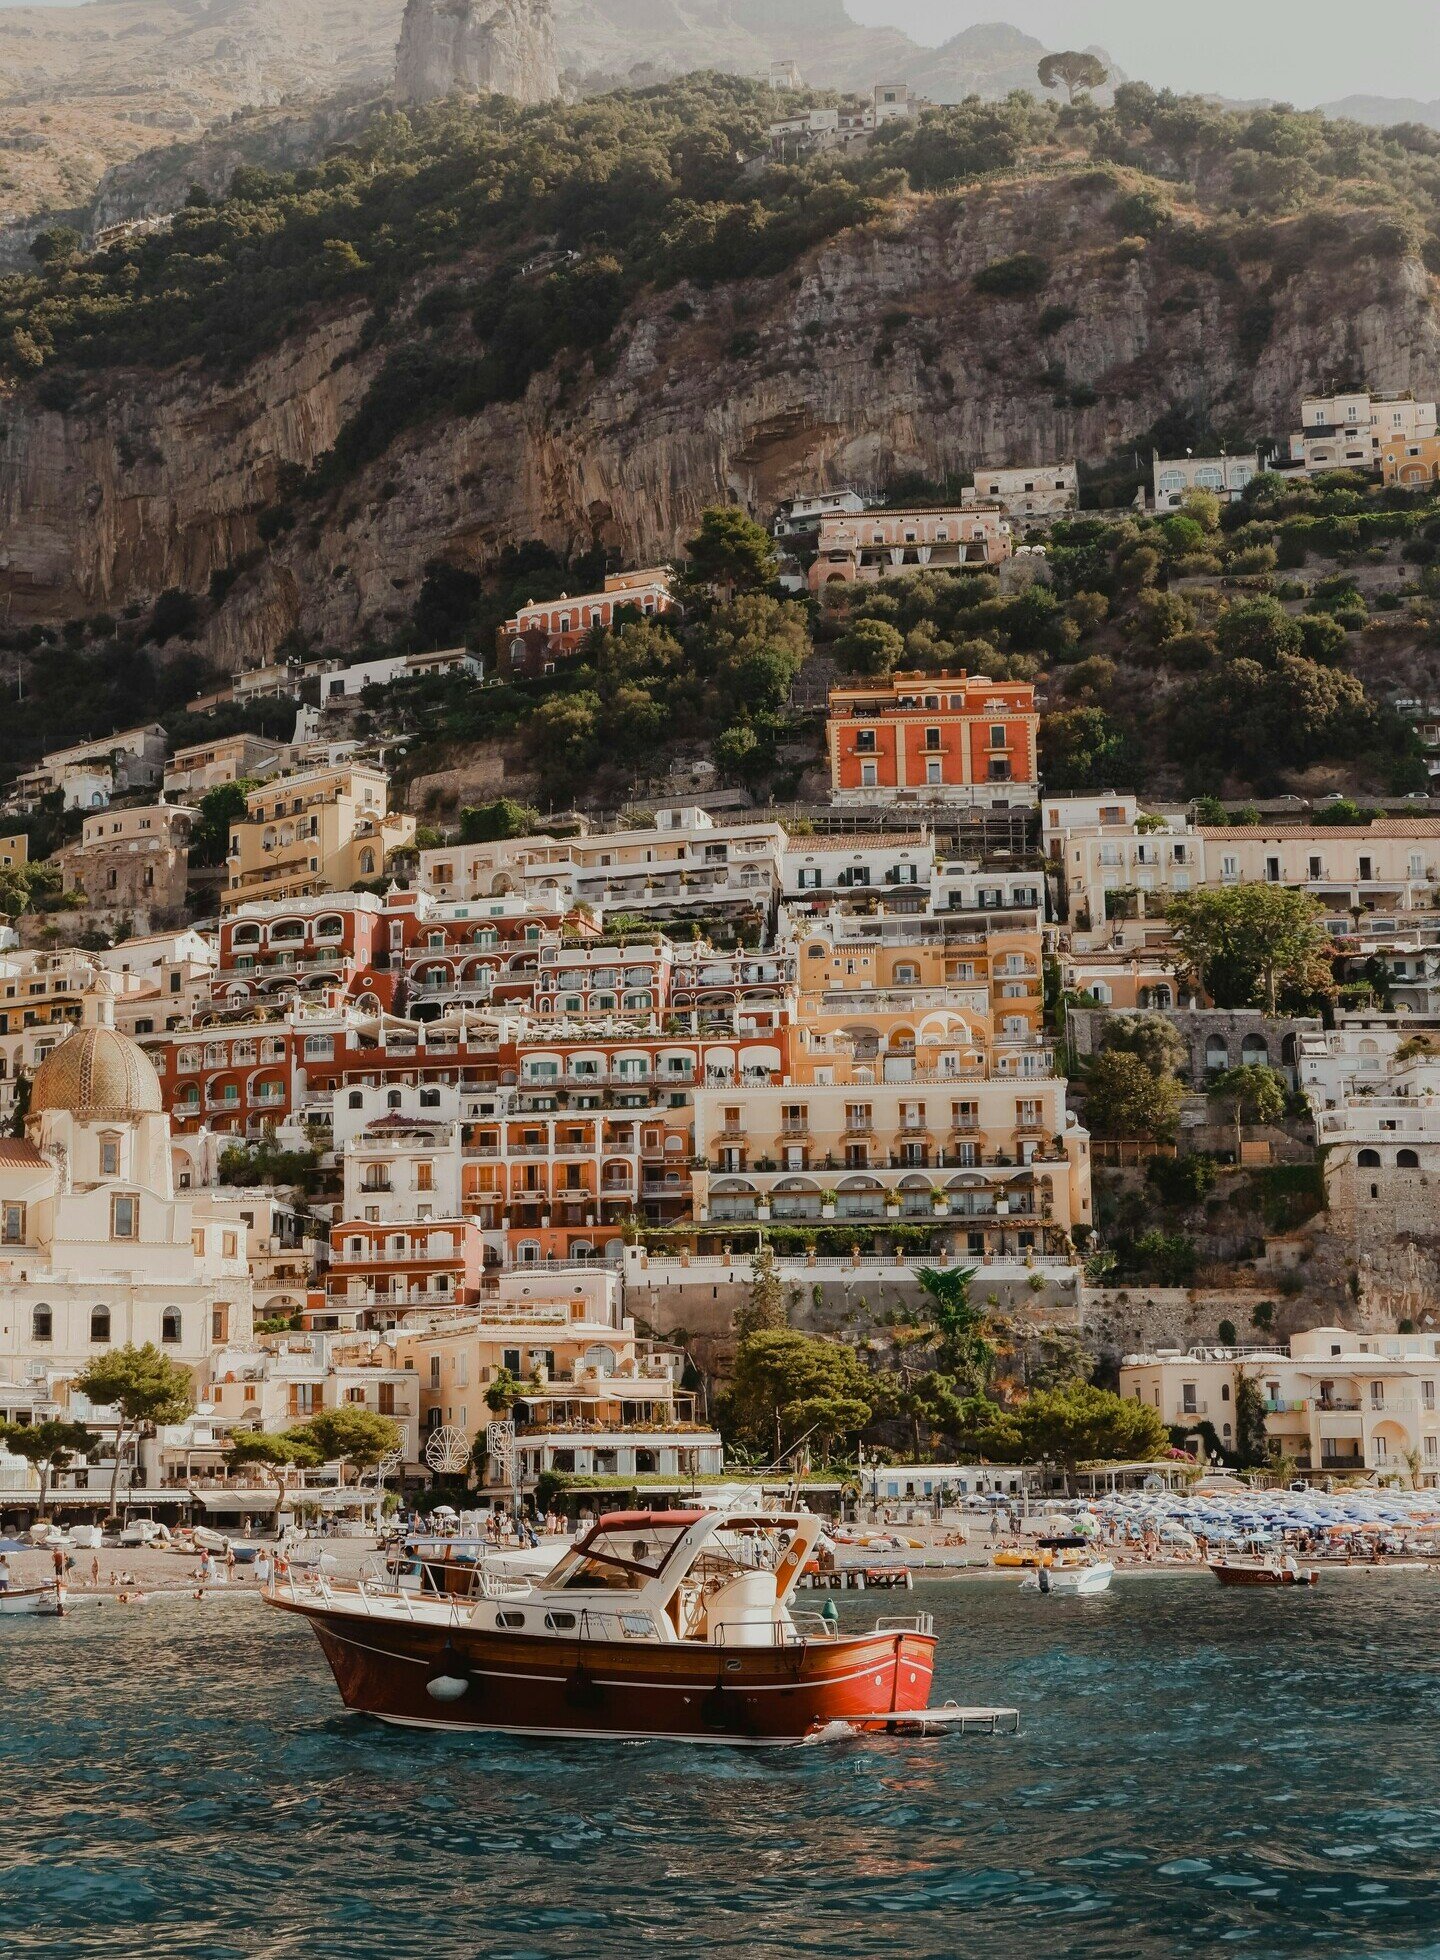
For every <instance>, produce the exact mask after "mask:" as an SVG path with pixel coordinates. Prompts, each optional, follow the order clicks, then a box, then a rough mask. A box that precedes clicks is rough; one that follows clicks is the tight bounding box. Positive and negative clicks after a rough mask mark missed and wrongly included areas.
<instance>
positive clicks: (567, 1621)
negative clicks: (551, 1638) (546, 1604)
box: [545, 1613, 575, 1633]
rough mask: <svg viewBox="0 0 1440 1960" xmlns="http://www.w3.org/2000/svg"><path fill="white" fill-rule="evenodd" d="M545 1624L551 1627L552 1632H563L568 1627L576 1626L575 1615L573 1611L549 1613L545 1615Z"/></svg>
mask: <svg viewBox="0 0 1440 1960" xmlns="http://www.w3.org/2000/svg"><path fill="white" fill-rule="evenodd" d="M545 1624H546V1626H547V1627H549V1629H550V1631H551V1633H563V1632H565V1631H566V1630H567V1629H568V1628H570V1627H573V1626H574V1624H575V1615H574V1614H573V1613H547V1614H546V1615H545Z"/></svg>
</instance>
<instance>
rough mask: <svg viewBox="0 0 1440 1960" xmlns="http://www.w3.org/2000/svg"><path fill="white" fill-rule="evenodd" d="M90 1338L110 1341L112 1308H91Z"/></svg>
mask: <svg viewBox="0 0 1440 1960" xmlns="http://www.w3.org/2000/svg"><path fill="white" fill-rule="evenodd" d="M90 1338H91V1340H92V1341H108V1340H109V1338H110V1309H109V1308H108V1307H92V1308H91V1309H90Z"/></svg>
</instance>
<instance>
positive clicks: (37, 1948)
mask: <svg viewBox="0 0 1440 1960" xmlns="http://www.w3.org/2000/svg"><path fill="white" fill-rule="evenodd" d="M906 1603H907V1604H909V1605H912V1606H913V1607H915V1608H923V1609H925V1610H926V1611H929V1612H933V1614H934V1615H935V1622H936V1630H937V1633H938V1634H939V1636H940V1643H941V1644H940V1654H939V1673H938V1679H937V1693H936V1699H937V1700H939V1699H944V1698H946V1697H950V1696H953V1697H956V1698H958V1699H960V1700H962V1701H966V1702H1003V1703H1011V1704H1014V1705H1015V1706H1018V1707H1019V1709H1020V1710H1021V1712H1022V1717H1023V1729H1022V1732H1021V1734H1020V1735H1019V1736H1018V1737H1015V1738H1009V1739H1004V1738H996V1739H993V1740H991V1739H988V1738H987V1739H973V1738H972V1739H969V1740H965V1741H961V1740H957V1739H953V1738H951V1739H947V1740H944V1741H934V1742H916V1741H902V1740H898V1739H897V1740H893V1741H892V1740H886V1739H875V1740H869V1741H865V1742H859V1743H846V1744H841V1745H837V1746H822V1747H818V1748H806V1749H801V1750H794V1751H784V1752H780V1753H749V1752H745V1751H739V1750H733V1751H732V1750H728V1749H718V1748H688V1749H687V1748H683V1747H678V1746H672V1745H661V1744H610V1743H599V1742H597V1743H589V1744H580V1743H539V1742H517V1741H512V1740H508V1739H503V1738H486V1737H483V1736H452V1735H438V1734H433V1733H429V1732H421V1731H415V1730H399V1729H387V1728H385V1727H383V1726H382V1725H380V1724H378V1723H375V1722H372V1721H369V1720H366V1719H365V1718H363V1717H354V1716H347V1715H345V1714H344V1713H343V1712H342V1711H341V1708H340V1705H339V1702H338V1699H337V1696H336V1693H335V1689H334V1686H333V1683H332V1681H331V1678H330V1674H329V1670H328V1669H327V1668H326V1666H325V1664H324V1661H323V1660H322V1658H321V1655H320V1652H319V1649H318V1648H317V1646H316V1644H315V1641H314V1638H313V1636H312V1635H311V1634H310V1632H309V1630H308V1628H307V1627H306V1626H305V1624H304V1623H303V1622H302V1621H300V1620H297V1619H293V1618H291V1617H289V1616H287V1615H282V1614H278V1613H274V1612H271V1611H270V1610H269V1609H267V1608H266V1607H264V1606H263V1605H262V1604H261V1603H260V1602H259V1601H258V1600H254V1599H250V1600H245V1601H230V1600H207V1601H203V1602H196V1601H194V1600H190V1599H177V1600H171V1601H156V1602H154V1603H152V1604H151V1605H148V1606H143V1607H133V1608H124V1607H118V1606H105V1607H93V1608H87V1609H82V1610H78V1611H76V1612H75V1613H74V1614H73V1616H72V1617H71V1618H69V1619H67V1620H65V1621H63V1622H54V1621H48V1620H31V1621H26V1620H17V1619H10V1620H5V1621H0V1953H3V1954H5V1955H6V1956H20V1955H24V1956H34V1955H44V1956H46V1960H50V1957H51V1956H68V1955H92V1954H93V1955H102V1954H103V1955H107V1956H112V1957H113V1960H128V1957H129V1956H145V1957H146V1960H159V1957H160V1956H169V1955H185V1956H187V1960H222V1957H223V1960H229V1957H230V1956H236V1957H237V1960H238V1957H239V1956H247V1960H248V1956H261V1955H263V1956H267V1960H291V1956H294V1960H301V1956H303V1960H331V1957H332V1956H333V1957H334V1960H411V1956H415V1960H420V1956H424V1960H440V1957H441V1956H443V1957H444V1960H451V1957H452V1956H464V1960H469V1956H478V1955H485V1956H487V1957H489V1960H532V1956H533V1957H534V1960H550V1956H562V1955H563V1956H570V1955H578V1956H586V1960H595V1957H598V1956H603V1957H605V1960H608V1956H610V1955H616V1956H621V1955H623V1956H627V1960H629V1957H630V1956H637V1957H639V1960H643V1956H650V1955H665V1956H669V1955H690V1954H695V1955H705V1956H722V1955H736V1956H740V1955H746V1956H770V1955H776V1956H779V1955H787V1956H789V1955H796V1956H805V1955H824V1956H826V1960H849V1957H850V1956H863V1955H870V1954H877V1955H878V1954H886V1955H905V1956H909V1957H911V1960H913V1957H914V1956H927V1957H928V1956H932V1955H934V1956H940V1955H966V1956H968V1955H977V1956H984V1960H1008V1956H1012V1955H1014V1956H1021V1955H1024V1956H1029V1955H1040V1954H1044V1955H1097V1956H1098V1955H1105V1956H1171V1955H1185V1954H1199V1953H1215V1952H1217V1951H1222V1950H1224V1951H1229V1950H1238V1951H1240V1952H1249V1953H1254V1954H1264V1955H1275V1954H1300V1953H1309V1952H1312V1951H1314V1950H1317V1949H1319V1950H1326V1951H1333V1952H1335V1953H1337V1954H1414V1953H1426V1952H1429V1953H1440V1773H1437V1743H1440V1701H1437V1672H1436V1670H1437V1643H1436V1626H1437V1621H1440V1574H1436V1575H1433V1576H1432V1575H1431V1574H1429V1573H1416V1574H1402V1573H1395V1574H1380V1575H1377V1574H1373V1573H1370V1572H1365V1573H1353V1574H1349V1575H1347V1574H1343V1573H1327V1574H1326V1576H1325V1578H1324V1579H1323V1581H1322V1583H1321V1585H1320V1586H1319V1587H1318V1588H1317V1589H1316V1590H1315V1591H1314V1592H1313V1593H1309V1594H1298V1593H1297V1594H1289V1593H1286V1594H1279V1593H1268V1592H1265V1593H1262V1592H1256V1593H1244V1592H1240V1593H1236V1592H1222V1591H1221V1590H1220V1589H1219V1588H1218V1587H1217V1586H1216V1585H1215V1584H1214V1582H1213V1581H1212V1580H1211V1579H1210V1578H1209V1577H1208V1576H1206V1575H1200V1576H1159V1575H1143V1576H1135V1577H1130V1578H1127V1577H1123V1576H1122V1577H1121V1578H1120V1579H1119V1580H1117V1582H1116V1584H1115V1587H1114V1588H1113V1590H1112V1591H1111V1592H1110V1593H1109V1594H1108V1595H1105V1596H1102V1597H1100V1598H1095V1599H1084V1600H1076V1599H1071V1600H1061V1599H1056V1598H1054V1597H1052V1598H1048V1599H1047V1598H1044V1597H1042V1596H1039V1595H1035V1594H1021V1593H1019V1592H1018V1591H1017V1589H1016V1583H1015V1581H1014V1579H1012V1578H1007V1579H1005V1580H1003V1581H1001V1580H984V1581H973V1582H959V1583H954V1582H952V1583H949V1584H934V1585H929V1586H920V1587H918V1588H917V1589H916V1591H915V1592H914V1593H913V1594H911V1595H910V1599H909V1601H908V1602H906ZM897 1604H899V1602H897V1601H895V1600H894V1599H893V1598H889V1597H883V1598H882V1597H878V1596H871V1597H869V1598H858V1597H854V1596H846V1597H845V1598H844V1600H843V1602H842V1614H843V1619H844V1623H845V1625H846V1626H847V1627H850V1626H858V1625H861V1624H864V1623H867V1622H868V1621H870V1620H872V1619H873V1618H874V1616H875V1614H876V1613H877V1612H883V1611H886V1610H893V1609H894V1607H895V1606H896V1605H897Z"/></svg>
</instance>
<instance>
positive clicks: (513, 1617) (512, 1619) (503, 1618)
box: [495, 1613, 525, 1627]
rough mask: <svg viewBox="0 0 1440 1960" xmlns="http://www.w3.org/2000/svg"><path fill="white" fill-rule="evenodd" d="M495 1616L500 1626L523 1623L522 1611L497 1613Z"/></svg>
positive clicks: (521, 1625)
mask: <svg viewBox="0 0 1440 1960" xmlns="http://www.w3.org/2000/svg"><path fill="white" fill-rule="evenodd" d="M495 1617H496V1619H497V1620H498V1621H499V1622H500V1624H501V1626H502V1627H523V1626H524V1624H525V1615H524V1614H523V1613H497V1614H496V1616H495Z"/></svg>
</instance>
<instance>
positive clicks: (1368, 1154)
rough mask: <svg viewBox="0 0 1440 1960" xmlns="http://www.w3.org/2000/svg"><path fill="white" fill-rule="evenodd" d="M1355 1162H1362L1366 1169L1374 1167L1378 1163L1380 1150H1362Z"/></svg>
mask: <svg viewBox="0 0 1440 1960" xmlns="http://www.w3.org/2000/svg"><path fill="white" fill-rule="evenodd" d="M1356 1162H1357V1163H1359V1164H1362V1165H1363V1166H1364V1167H1365V1169H1366V1170H1371V1169H1374V1168H1376V1167H1378V1165H1379V1162H1380V1152H1379V1151H1378V1150H1362V1151H1361V1152H1360V1155H1359V1157H1358V1158H1357V1159H1356Z"/></svg>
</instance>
